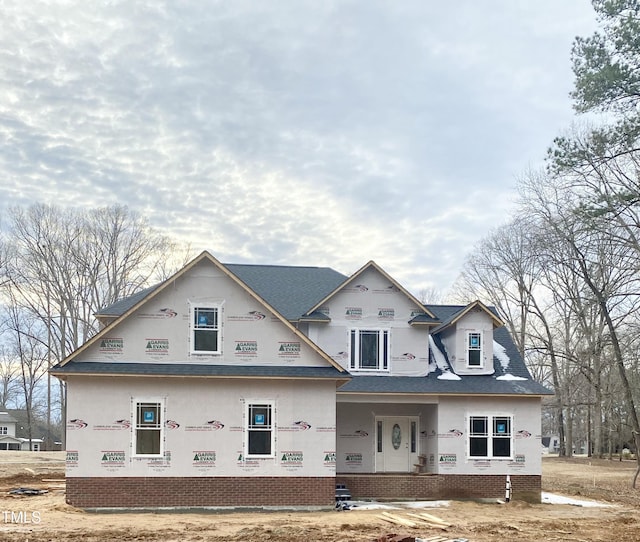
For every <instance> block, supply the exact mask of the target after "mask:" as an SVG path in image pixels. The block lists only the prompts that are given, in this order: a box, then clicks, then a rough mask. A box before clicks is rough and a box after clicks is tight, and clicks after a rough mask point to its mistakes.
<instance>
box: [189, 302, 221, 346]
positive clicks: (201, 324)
mask: <svg viewBox="0 0 640 542" xmlns="http://www.w3.org/2000/svg"><path fill="white" fill-rule="evenodd" d="M221 313H222V311H221V310H220V306H219V305H212V304H205V303H202V304H199V303H193V304H191V353H192V354H221V353H222V340H221V334H220V317H221Z"/></svg>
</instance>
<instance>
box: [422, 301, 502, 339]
mask: <svg viewBox="0 0 640 542" xmlns="http://www.w3.org/2000/svg"><path fill="white" fill-rule="evenodd" d="M442 308H443V312H445V311H446V312H447V313H448V315H447V316H445V317H444V318H443V320H442V323H441V324H440V325H439V326H437V327H436V328H435V329H434V330H433V333H440V332H441V331H444V330H445V329H447V328H448V327H450V326H453V325H455V324H457V323H458V322H459V321H460V320H461V319H462V318H464V316H465V315H467V314H469V313H470V312H471V311H472V310H474V309H480V310H481V311H483V312H485V313H486V314H487V315H488V316H489V317H490V318H491V321H492V322H493V327H494V329H495V328H498V327H501V326H503V325H504V322H503V321H502V320H501V319H500V318H499V317H498V315H497V314H496V313H495V312H494V311H493V310H491V309H490V308H489V307H487V306H486V305H485V304H484V303H482V301H479V300H476V301H473V302H472V303H469V304H468V305H467V306H465V307H453V306H451V305H445V306H443V307H442ZM446 309H453V310H448V311H447V310H446Z"/></svg>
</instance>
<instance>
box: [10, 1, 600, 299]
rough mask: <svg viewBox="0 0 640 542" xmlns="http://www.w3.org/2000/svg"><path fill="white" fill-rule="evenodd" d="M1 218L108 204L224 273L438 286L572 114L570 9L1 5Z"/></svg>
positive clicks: (574, 26) (586, 18) (575, 19)
mask: <svg viewBox="0 0 640 542" xmlns="http://www.w3.org/2000/svg"><path fill="white" fill-rule="evenodd" d="M0 5H1V6H2V29H1V30H0V215H1V214H3V212H4V211H5V210H6V208H7V207H8V206H10V205H21V206H26V205H30V204H32V203H35V202H45V203H57V204H64V205H73V206H80V207H94V206H103V205H109V204H112V203H116V202H119V203H126V204H127V205H129V207H130V208H132V209H135V210H137V211H140V212H141V213H143V214H144V215H146V216H147V217H148V218H149V220H150V222H151V224H152V225H153V226H155V227H156V228H158V229H160V230H162V231H163V232H164V233H167V234H169V235H171V236H173V237H174V238H176V239H177V240H180V241H185V242H191V244H192V246H193V247H194V248H195V249H196V250H198V251H199V250H202V249H205V248H206V249H209V250H210V251H211V252H212V253H213V254H214V255H215V256H216V257H218V258H219V259H220V260H222V261H225V262H234V263H271V264H296V265H328V266H331V267H333V268H335V269H337V270H338V271H341V272H343V273H347V274H349V273H351V272H353V271H355V270H357V269H358V268H359V267H361V266H362V265H363V264H365V263H366V262H367V261H368V260H371V259H373V260H375V261H376V262H377V263H378V264H380V265H381V266H382V267H384V268H385V269H386V270H387V271H388V272H389V273H390V274H391V275H393V276H394V277H395V278H397V279H398V280H399V281H400V282H401V283H403V284H404V285H405V286H406V287H407V288H409V289H410V290H411V291H413V292H414V293H418V292H419V290H421V289H422V288H431V287H435V288H437V289H440V290H443V291H444V290H447V289H448V288H449V286H450V285H451V284H452V283H453V281H454V280H455V278H456V277H457V275H458V273H459V271H460V268H461V264H462V262H463V260H464V257H465V255H466V254H467V253H468V252H469V251H470V250H472V249H473V247H474V244H475V243H477V242H478V240H479V239H481V238H482V237H483V236H484V235H486V234H487V233H488V232H489V231H490V230H491V228H493V227H495V226H497V225H499V224H501V223H503V222H504V221H505V220H507V219H508V217H509V213H510V210H511V209H512V207H513V201H514V198H515V192H514V185H515V180H516V178H517V177H518V176H519V175H521V174H522V173H523V172H524V171H525V170H527V169H529V168H537V167H540V166H541V165H542V164H543V159H544V155H545V151H546V148H547V147H548V146H549V144H550V143H551V141H552V139H553V137H554V136H556V135H558V134H559V133H561V132H562V131H563V130H566V129H567V128H568V127H569V125H570V124H571V122H572V120H573V111H572V109H571V101H570V99H569V97H568V93H569V91H570V90H571V88H572V83H573V78H572V73H571V67H570V61H569V53H570V48H571V43H572V41H573V38H574V37H575V36H576V35H587V34H590V33H591V32H592V31H593V30H594V29H595V25H596V23H595V19H594V15H593V11H592V9H591V5H590V2H589V0H562V1H558V0H458V1H457V2H443V1H436V0H397V1H396V0H387V1H380V0H340V1H338V0H335V1H334V0H323V1H318V0H271V1H262V0H260V1H257V0H256V1H243V0H233V1H231V0H229V1H226V2H221V1H205V2H203V1H200V0H197V1H196V0H194V1H173V2H170V1H166V2H165V1H161V0H157V1H156V0H147V1H135V0H105V1H98V0H96V1H90V2H87V1H86V0H80V1H73V0H66V1H65V0H51V1H49V2H42V1H37V0H29V1H25V0H5V1H2V2H1V3H0Z"/></svg>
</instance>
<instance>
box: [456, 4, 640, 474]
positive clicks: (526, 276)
mask: <svg viewBox="0 0 640 542" xmlns="http://www.w3.org/2000/svg"><path fill="white" fill-rule="evenodd" d="M593 6H594V9H595V10H596V13H597V16H598V21H599V30H598V31H597V32H596V33H594V34H593V35H592V36H590V37H587V38H581V37H578V38H576V40H575V41H574V45H573V50H572V62H573V72H574V75H575V88H574V91H573V92H572V94H571V96H572V97H573V99H574V107H575V109H576V111H577V112H578V113H592V114H593V113H601V114H602V115H600V116H598V117H595V118H596V119H597V122H596V121H592V124H590V125H589V124H586V123H583V124H581V125H578V127H575V128H573V130H572V131H571V132H570V133H569V134H568V135H565V136H561V137H558V138H556V139H555V140H554V142H553V144H552V146H551V148H550V149H549V152H548V156H547V164H546V167H545V168H544V169H543V170H541V171H530V172H527V173H526V174H524V175H522V177H521V178H520V179H519V180H518V189H519V196H520V197H519V207H518V210H517V212H516V213H515V214H514V216H513V218H512V219H511V220H510V221H509V222H508V223H507V224H504V225H502V226H500V227H499V228H497V229H495V230H494V231H492V232H491V233H490V234H489V235H488V236H487V237H485V238H484V239H483V241H482V242H481V243H480V244H479V246H478V247H477V248H476V250H474V251H473V253H472V254H470V255H469V256H468V258H467V260H466V262H465V266H464V269H463V273H462V276H461V279H460V283H459V287H460V289H461V290H462V291H464V292H466V295H467V296H473V295H477V296H481V297H484V298H487V299H488V300H490V301H491V302H492V303H493V304H494V305H495V306H496V307H497V308H498V309H499V311H500V312H501V313H502V315H503V316H504V317H505V319H506V320H507V321H508V322H509V326H510V328H511V332H512V334H513V336H514V337H515V339H516V342H517V344H518V347H519V349H520V351H521V353H522V354H523V355H524V357H525V359H526V360H527V362H528V364H529V366H530V367H531V369H532V372H533V374H534V375H535V377H536V378H537V379H538V380H540V381H542V382H544V383H546V384H547V385H548V386H549V387H550V388H551V389H552V390H553V391H554V392H555V397H554V398H553V399H550V400H549V402H548V404H547V405H546V408H545V418H544V426H543V427H544V431H546V432H547V433H548V434H557V435H558V436H559V442H560V450H559V451H560V454H561V455H571V454H572V453H574V452H575V451H584V452H587V453H590V454H593V455H595V456H604V455H608V456H609V457H611V456H612V455H613V453H620V452H621V451H622V450H623V449H624V448H628V449H630V450H633V451H635V452H637V451H638V449H639V447H640V422H639V419H638V418H639V414H638V405H640V375H639V371H638V369H639V367H640V354H639V348H638V347H639V341H640V334H639V333H638V331H639V330H640V312H639V309H640V147H639V146H638V143H639V141H640V139H639V134H640V41H638V36H640V4H638V3H637V2H636V1H634V0H594V1H593ZM594 122H595V123H594ZM636 456H638V454H637V453H636ZM639 461H640V459H639ZM639 470H640V463H639ZM637 476H638V473H636V478H637ZM635 481H636V480H635V479H634V485H635Z"/></svg>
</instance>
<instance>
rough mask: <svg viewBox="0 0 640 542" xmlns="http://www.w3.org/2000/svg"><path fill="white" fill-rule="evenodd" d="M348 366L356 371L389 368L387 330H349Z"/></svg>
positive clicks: (385, 369) (384, 369)
mask: <svg viewBox="0 0 640 542" xmlns="http://www.w3.org/2000/svg"><path fill="white" fill-rule="evenodd" d="M349 343H350V344H349V347H350V368H351V369H354V370H357V371H387V370H388V369H389V330H388V329H352V330H350V332H349Z"/></svg>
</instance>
